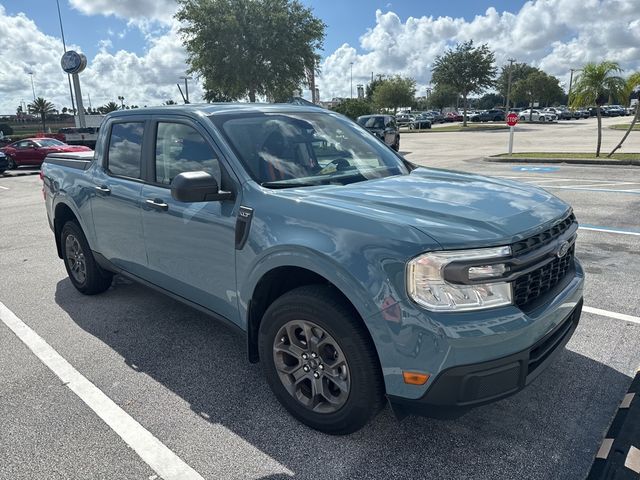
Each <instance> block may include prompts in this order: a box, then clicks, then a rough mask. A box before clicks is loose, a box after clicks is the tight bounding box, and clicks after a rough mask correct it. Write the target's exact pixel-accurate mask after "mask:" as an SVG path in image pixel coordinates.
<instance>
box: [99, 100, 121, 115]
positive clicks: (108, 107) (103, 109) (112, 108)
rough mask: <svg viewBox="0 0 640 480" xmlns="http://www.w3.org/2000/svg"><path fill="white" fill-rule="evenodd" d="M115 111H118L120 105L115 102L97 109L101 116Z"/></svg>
mask: <svg viewBox="0 0 640 480" xmlns="http://www.w3.org/2000/svg"><path fill="white" fill-rule="evenodd" d="M116 110H120V105H118V104H117V103H116V102H109V103H105V104H104V105H103V106H101V107H99V108H98V111H99V112H100V113H102V114H107V113H109V112H115V111H116Z"/></svg>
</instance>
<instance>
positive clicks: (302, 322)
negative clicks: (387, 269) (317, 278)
mask: <svg viewBox="0 0 640 480" xmlns="http://www.w3.org/2000/svg"><path fill="white" fill-rule="evenodd" d="M305 331H307V332H308V335H305V333H304V332H305ZM290 338H294V339H295V340H294V341H293V342H292V341H291V340H290ZM307 338H309V339H310V341H306V339H307ZM318 338H320V340H319V341H318ZM314 340H315V342H318V343H317V345H319V347H318V346H316V347H314V346H313V343H314ZM309 345H311V346H310V347H309ZM258 348H259V353H260V360H261V362H262V364H263V368H264V373H265V376H266V378H267V382H268V383H269V386H270V387H271V389H272V391H273V393H274V395H275V396H276V398H277V399H278V400H279V401H280V403H281V404H282V405H283V406H284V408H285V409H286V410H287V411H288V412H289V413H290V414H291V415H292V416H293V417H294V418H296V419H297V420H299V421H300V422H302V423H304V424H305V425H307V426H309V427H311V428H314V429H316V430H319V431H321V432H324V433H328V434H331V435H346V434H349V433H353V432H355V431H357V430H359V429H360V428H362V427H363V426H364V425H366V424H367V422H369V420H371V419H372V418H373V417H374V416H375V415H376V414H377V413H378V412H379V411H380V410H381V408H382V407H383V405H384V384H383V381H382V374H381V371H380V367H379V361H378V357H377V354H376V351H375V349H374V347H373V344H372V342H371V339H370V337H369V335H368V333H367V331H366V329H365V326H364V325H363V324H362V322H361V320H360V319H359V318H357V313H356V312H354V310H353V308H352V307H351V305H349V304H348V302H346V301H345V300H344V299H343V298H342V297H341V296H340V295H339V294H338V293H337V292H336V291H335V290H333V289H332V288H330V287H327V286H324V285H307V286H303V287H299V288H296V289H294V290H291V291H289V292H287V293H285V294H284V295H282V296H281V297H280V298H278V299H277V300H275V301H274V302H273V303H272V304H271V305H270V306H269V308H268V309H267V311H266V312H265V314H264V317H263V318H262V322H261V324H260V333H259V336H258ZM316 350H317V351H316ZM305 355H306V357H305ZM313 355H316V356H315V357H314V356H313ZM331 361H333V362H334V363H333V366H332V364H331V363H330V362H331ZM322 362H324V363H322ZM283 370H284V371H283ZM303 370H304V371H303ZM329 372H331V373H329ZM294 374H295V375H299V377H298V378H299V380H298V382H295V383H294V382H293V379H294V376H293V375H294ZM315 375H318V376H317V377H315V378H316V379H317V380H314V376H315ZM332 378H333V379H337V380H338V382H340V383H341V384H342V386H343V388H342V389H341V388H338V383H334V382H333V381H332V380H330V379H332ZM312 382H315V383H312ZM312 385H318V386H322V387H321V388H323V390H325V391H326V392H327V394H328V396H330V397H333V398H332V400H333V403H330V402H329V401H328V397H324V396H322V395H315V396H314V394H313V392H314V389H313V388H312ZM336 392H337V395H336V396H334V393H336ZM294 395H295V396H294ZM314 400H317V402H315V401H314ZM307 403H309V404H310V405H307Z"/></svg>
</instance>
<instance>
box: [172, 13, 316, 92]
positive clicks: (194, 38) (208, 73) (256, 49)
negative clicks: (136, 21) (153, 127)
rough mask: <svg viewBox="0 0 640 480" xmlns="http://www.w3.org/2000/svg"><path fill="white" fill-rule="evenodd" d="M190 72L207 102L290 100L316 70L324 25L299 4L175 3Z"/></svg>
mask: <svg viewBox="0 0 640 480" xmlns="http://www.w3.org/2000/svg"><path fill="white" fill-rule="evenodd" d="M178 3H179V6H180V8H179V10H178V13H176V18H177V19H178V20H179V21H181V22H183V23H184V26H183V27H182V28H181V29H180V33H181V35H182V40H183V43H184V46H185V48H186V49H187V53H188V63H189V66H190V70H189V71H190V72H191V73H197V74H198V75H200V77H201V78H202V79H203V84H204V90H205V95H204V98H205V100H207V101H220V100H237V99H240V98H246V97H247V96H248V97H249V100H250V101H251V102H255V101H256V95H266V96H268V97H270V98H276V97H281V96H283V94H284V93H283V92H286V93H287V94H288V96H291V94H292V93H293V91H294V90H296V89H297V88H298V87H299V86H300V84H301V83H303V82H304V81H305V79H306V73H307V71H308V70H310V69H316V65H318V63H319V60H320V57H319V55H318V54H317V53H316V52H317V51H318V50H319V49H321V48H322V46H323V41H324V35H325V34H324V30H325V24H324V23H323V22H322V21H321V20H319V19H317V18H315V17H314V16H313V13H312V11H311V9H309V8H307V7H305V6H303V5H302V3H300V1H298V0H179V2H178Z"/></svg>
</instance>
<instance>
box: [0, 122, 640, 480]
mask: <svg viewBox="0 0 640 480" xmlns="http://www.w3.org/2000/svg"><path fill="white" fill-rule="evenodd" d="M546 127H549V126H546ZM527 128H538V127H533V126H530V127H527ZM487 134H488V135H495V134H494V133H489V132H487ZM426 135H428V134H425V136H426ZM439 135H450V134H445V133H442V134H438V137H437V138H440V137H439ZM472 135H483V134H481V133H480V132H478V133H474V134H472ZM502 135H504V134H502ZM616 135H617V133H616ZM418 136H419V137H420V138H419V139H417V140H415V141H414V143H413V144H408V142H407V143H405V144H404V146H403V150H404V148H405V146H406V147H407V149H408V150H410V151H411V153H410V154H409V157H410V158H411V159H412V160H414V161H419V162H420V163H434V164H438V165H439V166H447V167H448V168H456V169H459V170H466V171H471V172H476V173H482V174H485V175H492V176H497V177H502V178H508V179H511V180H517V181H523V182H528V183H532V184H535V185H539V186H541V187H542V188H546V189H548V190H549V191H551V192H552V193H554V194H556V195H558V196H560V197H561V198H563V199H565V200H566V201H568V202H570V203H571V204H572V205H573V207H574V210H575V212H576V215H577V217H578V219H579V221H580V222H581V224H582V226H583V228H582V229H581V230H580V233H579V240H578V250H577V255H578V257H579V258H580V259H581V261H582V262H583V265H584V267H585V269H586V271H587V273H588V281H587V285H586V294H585V305H586V307H587V308H586V309H585V312H584V313H583V317H582V320H581V323H580V325H579V327H578V329H577V331H576V333H575V335H574V337H573V338H572V340H571V341H570V342H569V344H568V345H567V348H566V350H565V351H564V352H563V353H562V354H561V355H560V357H559V359H558V361H556V362H555V363H554V364H553V365H552V366H551V367H550V368H549V369H548V370H547V371H546V372H545V373H544V374H543V375H541V376H540V377H539V378H538V379H537V380H536V381H535V383H534V384H533V385H531V387H530V388H527V389H525V390H524V391H522V392H521V393H519V394H517V395H515V396H513V397H511V398H509V399H506V400H503V401H500V402H498V403H496V404H492V405H488V406H485V407H480V408H478V409H476V410H474V411H472V412H470V413H468V414H467V415H465V416H463V417H461V418H459V419H457V420H434V419H428V418H419V417H408V418H406V419H405V420H403V421H402V422H398V421H397V420H396V419H395V418H394V417H393V415H392V414H391V412H390V411H389V409H385V410H384V411H383V412H382V414H381V415H380V416H379V417H377V418H376V419H375V421H373V422H372V423H371V424H370V425H369V426H367V427H366V428H365V429H363V430H362V431H360V432H358V433H356V434H353V435H350V436H347V437H329V436H326V435H323V434H320V433H318V432H316V431H312V430H310V429H308V428H306V427H304V426H302V425H301V424H298V423H297V422H296V421H294V420H293V419H292V418H291V417H290V416H288V415H287V414H286V412H285V411H284V410H283V409H282V408H281V407H280V406H279V404H278V403H277V402H276V400H275V399H274V397H273V396H272V394H271V393H270V391H269V389H268V387H267V385H266V383H265V381H264V380H263V377H262V374H261V370H260V366H259V365H250V364H248V363H247V361H246V353H245V350H244V341H243V339H242V338H241V337H239V336H237V335H236V334H235V333H234V332H232V331H231V330H229V329H227V328H226V327H224V326H221V325H219V324H218V323H216V322H214V321H212V320H211V319H209V318H208V317H206V316H204V315H202V314H200V313H198V312H196V311H194V310H192V309H190V308H188V307H185V306H183V305H182V304H179V303H177V302H175V301H173V300H171V299H169V298H167V297H165V296H162V295H160V294H157V293H155V292H153V291H151V290H149V289H147V288H145V287H142V286H139V285H136V284H131V283H130V282H128V281H125V280H124V279H122V278H119V277H118V278H117V279H116V281H115V283H114V285H113V287H112V288H111V289H110V290H109V291H108V292H106V293H105V294H103V295H98V296H94V297H86V296H82V295H80V294H79V293H77V292H76V291H75V289H74V288H73V287H72V285H71V283H70V282H69V280H68V279H67V276H66V272H65V270H64V266H63V264H62V262H61V261H60V260H59V259H58V258H57V255H56V252H55V245H54V242H53V238H52V235H51V232H50V230H49V228H48V225H47V220H46V214H45V210H44V205H43V203H42V195H41V192H40V187H41V184H40V181H39V179H38V177H37V176H34V175H29V176H19V177H14V176H13V175H11V176H5V177H0V208H1V210H2V214H1V215H0V232H2V233H1V235H0V268H1V269H2V275H0V302H2V304H4V305H5V306H6V308H7V309H8V310H10V311H11V312H13V314H15V316H16V317H17V318H18V319H19V320H20V321H22V322H24V324H26V325H28V326H29V327H30V328H31V329H33V331H34V332H35V333H37V335H39V337H40V338H41V339H42V340H43V341H44V342H46V344H47V345H48V346H49V347H50V348H51V349H52V350H53V351H54V352H57V354H59V355H60V356H61V357H62V358H64V359H66V361H68V362H69V365H70V366H72V367H73V369H74V370H75V371H77V373H78V374H79V375H81V376H82V377H83V378H85V379H87V380H88V381H89V382H91V383H92V384H93V385H94V386H95V388H96V389H97V390H98V391H99V392H101V393H102V394H104V395H105V396H106V397H107V398H108V399H110V400H111V401H112V402H113V403H114V405H115V406H116V407H117V408H118V409H120V410H121V411H122V413H123V414H124V415H126V416H128V417H130V418H131V419H133V420H135V422H137V423H138V424H139V425H140V428H141V429H143V431H144V432H147V433H149V434H150V435H152V436H153V437H154V438H155V439H157V440H158V442H159V444H160V446H158V448H159V449H161V448H162V447H165V448H166V449H167V450H168V452H170V454H172V455H174V456H175V458H173V457H171V458H173V460H172V461H173V462H177V463H171V462H169V463H168V464H167V463H165V464H163V465H161V466H160V467H157V468H156V469H152V468H151V467H149V465H148V462H146V461H145V460H143V458H145V457H144V456H141V454H140V453H136V452H137V450H136V447H137V446H138V443H137V442H138V441H139V439H138V440H136V438H135V436H134V438H133V439H131V438H129V439H127V438H124V437H123V436H122V435H120V434H119V433H117V432H118V426H117V425H115V426H114V425H112V424H110V423H109V422H107V421H103V420H102V419H101V417H100V416H99V413H98V412H97V411H96V410H95V409H94V408H93V407H92V406H91V404H90V402H89V403H87V402H85V401H83V400H81V398H82V397H79V396H78V395H77V394H74V392H73V391H72V388H71V387H70V386H69V385H68V384H67V383H65V381H64V380H63V379H61V378H60V377H59V376H56V375H55V374H54V373H53V372H52V371H51V370H50V369H48V368H47V367H45V366H44V364H43V363H42V361H40V360H38V358H37V357H36V356H35V354H34V352H32V351H31V350H29V349H28V348H27V347H26V346H25V345H24V343H23V342H20V341H19V340H18V338H17V337H16V336H15V335H14V334H12V333H11V331H10V330H9V328H8V326H7V325H6V322H4V323H3V322H0V365H1V366H2V368H0V385H1V386H0V398H1V399H2V401H1V402H0V425H3V428H0V450H1V451H3V452H9V454H8V455H5V456H4V461H3V462H0V478H11V479H32V478H65V479H69V478H121V479H129V478H131V479H141V478H142V479H155V478H158V476H160V477H162V478H165V479H169V478H187V477H186V476H182V477H181V476H180V474H179V473H178V474H176V473H175V472H176V470H172V468H173V467H174V466H175V465H182V464H184V465H186V466H188V467H189V468H191V469H193V472H197V473H194V477H192V478H200V477H202V478H206V479H209V478H211V479H214V478H225V479H233V478H238V479H245V478H270V479H276V478H290V477H295V478H314V479H325V478H326V479H335V478H355V477H359V478H379V479H393V478H398V479H400V478H483V479H493V478H495V479H507V478H508V479H511V478H519V479H528V478H531V479H556V478H583V477H584V476H585V475H586V473H587V472H588V470H589V467H590V465H591V463H592V461H593V458H594V455H595V453H596V451H597V450H598V448H599V446H600V442H601V440H602V437H603V435H604V433H605V432H606V430H607V428H608V427H609V425H610V422H611V419H612V418H613V416H614V414H615V412H616V409H617V407H618V405H619V403H620V401H621V399H622V397H623V395H624V394H625V392H626V391H627V389H628V387H629V384H630V382H631V377H632V376H633V373H634V371H635V369H636V367H638V366H639V365H640V302H638V300H637V296H638V285H637V279H638V270H639V265H640V256H639V255H640V254H639V252H640V219H639V217H638V211H640V209H639V207H640V168H637V167H636V168H633V167H620V168H612V167H604V166H589V167H586V166H565V165H561V166H538V167H533V166H528V165H515V164H513V165H512V164H492V163H486V162H482V161H481V160H479V159H478V158H477V157H478V156H479V155H480V154H484V150H487V151H488V150H491V149H492V148H493V149H496V148H497V147H496V145H494V144H493V143H491V142H490V143H489V144H487V143H486V142H485V143H482V146H480V147H477V148H476V150H483V152H482V153H478V152H476V154H475V157H474V156H472V155H471V153H470V152H471V150H472V148H471V147H470V146H465V147H464V149H463V150H464V152H466V153H464V154H463V155H461V156H460V157H459V158H454V156H453V155H449V156H446V157H444V158H443V159H439V160H438V159H436V160H432V159H433V158H434V153H433V151H439V150H443V149H446V148H448V147H447V143H446V141H444V143H443V141H438V142H437V143H434V144H433V146H432V148H429V147H428V146H426V147H425V145H427V144H426V143H425V142H427V140H425V139H423V138H422V137H423V135H421V134H418ZM418 136H416V135H413V136H411V138H414V137H416V138H417V137H418ZM407 138H409V135H407V136H405V137H403V140H404V139H407ZM428 138H429V139H430V141H432V142H434V138H436V136H435V135H429V136H428ZM442 138H443V139H444V138H447V137H442ZM458 138H460V137H458ZM496 138H498V137H496ZM499 138H500V139H502V137H499ZM447 141H448V140H447ZM458 141H459V140H458ZM500 141H502V140H500ZM634 141H635V140H634ZM479 142H481V141H480V140H479ZM536 168H538V169H536ZM0 317H2V320H3V321H4V320H5V319H6V317H7V314H6V312H5V314H4V316H2V315H0ZM9 366H11V368H9ZM98 410H99V411H100V409H98ZM4 426H9V427H8V428H5V427H4ZM141 434H143V435H146V434H144V433H141ZM154 452H155V450H153V451H152V452H151V453H152V454H153V453H154ZM165 453H167V452H165ZM180 462H182V463H180ZM47 469H48V470H47ZM158 469H160V470H161V471H162V472H163V474H162V475H159V473H158ZM163 469H164V470H163ZM172 472H173V473H172Z"/></svg>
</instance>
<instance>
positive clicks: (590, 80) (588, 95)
mask: <svg viewBox="0 0 640 480" xmlns="http://www.w3.org/2000/svg"><path fill="white" fill-rule="evenodd" d="M621 71H622V69H621V68H620V66H619V65H618V64H617V63H616V62H609V61H604V62H602V63H587V64H586V65H585V66H584V68H583V69H582V73H581V74H580V76H579V77H578V78H577V80H576V83H575V84H574V87H573V89H572V90H571V97H572V98H570V99H569V100H570V104H571V106H572V107H574V108H579V107H589V106H591V105H595V106H596V115H597V117H598V143H597V146H596V157H599V156H600V147H601V145H602V112H601V110H600V107H601V106H602V105H604V103H606V101H607V100H608V99H609V98H618V97H620V94H621V93H622V90H623V89H624V83H625V82H624V79H623V78H622V77H619V76H617V75H614V74H615V73H618V72H621Z"/></svg>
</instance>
